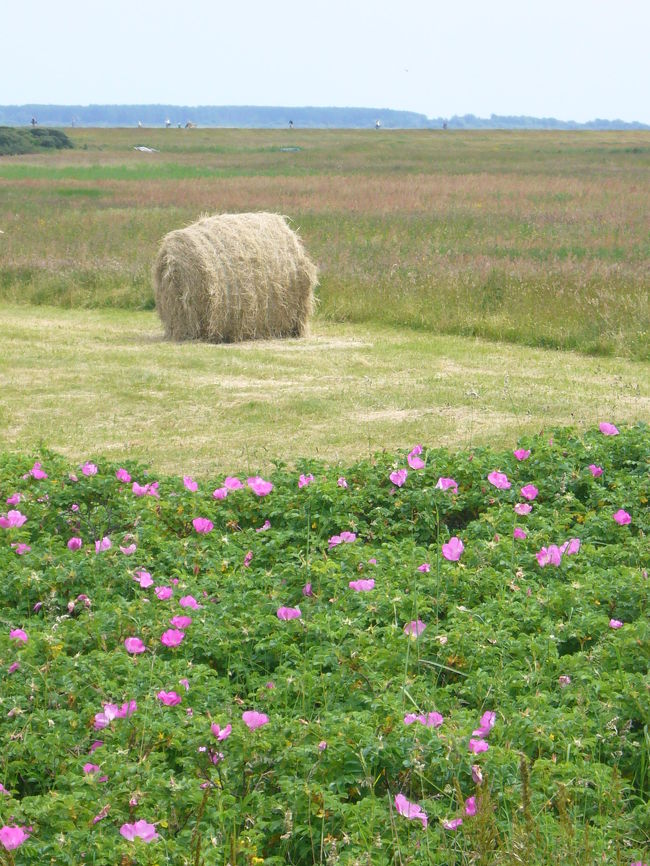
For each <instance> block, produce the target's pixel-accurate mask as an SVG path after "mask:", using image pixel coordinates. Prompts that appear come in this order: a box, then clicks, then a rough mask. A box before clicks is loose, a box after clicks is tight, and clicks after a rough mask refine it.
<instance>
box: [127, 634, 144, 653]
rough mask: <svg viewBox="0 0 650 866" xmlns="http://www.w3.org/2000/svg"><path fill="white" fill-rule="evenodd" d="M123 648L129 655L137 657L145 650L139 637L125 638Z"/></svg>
mask: <svg viewBox="0 0 650 866" xmlns="http://www.w3.org/2000/svg"><path fill="white" fill-rule="evenodd" d="M124 648H125V649H126V651H127V652H128V653H131V655H138V654H139V653H143V652H144V651H145V650H146V646H145V645H144V643H143V642H142V641H141V640H140V638H139V637H127V638H126V640H125V641H124Z"/></svg>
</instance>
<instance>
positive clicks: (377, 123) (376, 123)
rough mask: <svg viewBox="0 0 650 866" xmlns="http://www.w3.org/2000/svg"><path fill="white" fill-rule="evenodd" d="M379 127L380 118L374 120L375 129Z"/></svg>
mask: <svg viewBox="0 0 650 866" xmlns="http://www.w3.org/2000/svg"><path fill="white" fill-rule="evenodd" d="M380 128H381V120H376V121H375V129H380Z"/></svg>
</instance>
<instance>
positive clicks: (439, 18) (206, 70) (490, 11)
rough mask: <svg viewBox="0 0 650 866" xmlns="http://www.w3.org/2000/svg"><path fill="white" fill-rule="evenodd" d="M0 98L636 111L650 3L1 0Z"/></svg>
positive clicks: (430, 110)
mask: <svg viewBox="0 0 650 866" xmlns="http://www.w3.org/2000/svg"><path fill="white" fill-rule="evenodd" d="M0 26H1V27H2V39H1V40H0V104H9V105H15V104H23V103H62V104H82V105H86V104H89V103H171V104H183V105H244V104H246V105H287V106H301V105H315V106H368V107H374V108H395V109H410V110H413V111H419V112H422V113H424V114H426V115H427V116H429V117H438V116H443V117H446V116H450V115H452V114H466V113H471V114H476V115H479V116H481V117H485V116H488V115H490V114H492V113H494V114H529V115H535V116H553V117H558V118H560V119H563V120H578V121H586V120H592V119H594V118H596V117H600V118H608V119H614V118H621V119H623V120H639V121H643V122H645V123H650V0H444V2H443V0H392V2H387V0H228V2H222V0H184V2H178V0H174V2H167V0H110V2H96V0H0Z"/></svg>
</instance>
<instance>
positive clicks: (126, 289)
mask: <svg viewBox="0 0 650 866" xmlns="http://www.w3.org/2000/svg"><path fill="white" fill-rule="evenodd" d="M70 136H71V138H72V140H73V142H74V144H75V148H74V149H73V150H68V151H63V152H57V153H52V154H50V153H48V154H45V155H42V154H37V155H34V154H31V155H25V156H20V157H3V158H2V160H1V161H0V229H1V230H2V231H3V234H2V235H0V244H1V247H0V249H1V256H0V298H2V299H4V300H6V301H10V302H12V303H24V302H30V303H34V304H44V305H55V306H63V307H69V308H77V309H78V308H94V307H121V308H125V309H152V307H153V297H152V290H151V281H150V267H151V262H152V260H153V257H154V255H155V251H156V248H157V246H158V243H159V241H160V239H161V237H162V236H163V235H164V234H165V233H166V232H167V231H169V230H171V229H173V228H177V227H179V226H182V225H185V224H187V223H189V222H192V221H194V220H195V219H197V218H198V217H199V216H200V215H202V214H205V213H214V212H217V211H219V212H224V211H246V210H271V211H276V212H281V213H283V214H286V215H287V216H289V217H290V218H291V219H292V221H293V225H294V227H295V228H297V229H298V230H299V231H300V233H301V235H302V237H303V239H304V241H305V244H306V246H307V248H308V250H309V252H310V254H311V255H312V257H313V258H314V259H315V261H316V262H317V264H318V266H319V269H320V289H319V302H320V303H319V313H318V317H319V320H320V321H322V322H334V323H344V322H348V323H380V324H382V325H387V326H397V327H402V326H405V327H409V328H417V329H421V330H423V331H425V332H427V333H432V334H454V335H459V336H471V337H476V336H478V337H483V338H487V339H490V340H495V341H506V342H510V343H518V344H523V345H527V346H537V347H549V348H565V349H566V348H570V349H575V350H577V351H579V352H583V353H588V354H596V355H618V356H621V357H627V358H636V359H647V358H648V345H650V341H649V340H648V321H649V318H650V312H649V295H648V284H649V279H648V278H649V273H648V262H649V261H650V255H649V252H650V239H649V236H648V231H647V200H648V194H649V192H650V190H649V183H648V176H649V175H648V167H649V166H650V135H649V134H648V133H643V132H635V133H622V132H621V133H601V132H593V133H591V132H581V133H569V132H567V133H545V132H539V133H538V132H525V133H524V132H521V133H520V132H489V133H488V132H449V131H447V132H443V131H437V132H430V131H421V132H420V131H415V132H400V131H375V130H367V131H333V130H328V131H316V130H310V131H300V130H291V131H289V130H281V131H277V130H276V131H264V130H177V129H170V130H147V129H140V130H70ZM141 145H144V146H147V147H151V148H154V149H155V152H152V153H143V152H140V151H136V150H134V147H136V146H141Z"/></svg>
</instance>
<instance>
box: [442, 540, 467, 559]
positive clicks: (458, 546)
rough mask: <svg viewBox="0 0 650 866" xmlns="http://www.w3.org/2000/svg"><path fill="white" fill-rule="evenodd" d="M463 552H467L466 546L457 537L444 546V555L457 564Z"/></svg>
mask: <svg viewBox="0 0 650 866" xmlns="http://www.w3.org/2000/svg"><path fill="white" fill-rule="evenodd" d="M463 550H465V545H464V544H463V542H462V541H461V540H460V538H457V537H456V536H455V535H454V536H453V537H452V538H450V539H449V541H448V542H447V543H446V544H443V545H442V555H443V556H444V558H445V559H448V560H449V561H450V562H457V561H458V560H459V559H460V557H461V554H462V552H463Z"/></svg>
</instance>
